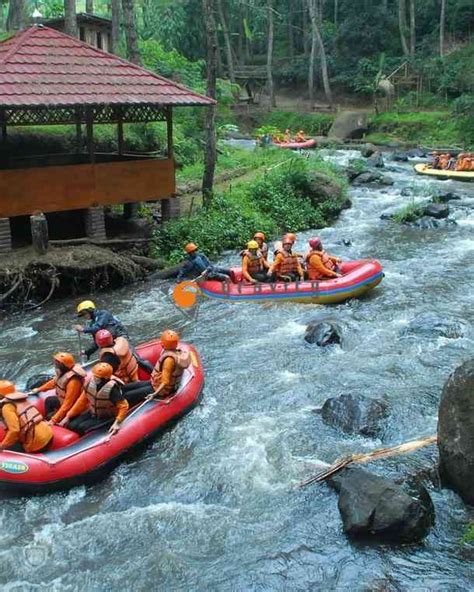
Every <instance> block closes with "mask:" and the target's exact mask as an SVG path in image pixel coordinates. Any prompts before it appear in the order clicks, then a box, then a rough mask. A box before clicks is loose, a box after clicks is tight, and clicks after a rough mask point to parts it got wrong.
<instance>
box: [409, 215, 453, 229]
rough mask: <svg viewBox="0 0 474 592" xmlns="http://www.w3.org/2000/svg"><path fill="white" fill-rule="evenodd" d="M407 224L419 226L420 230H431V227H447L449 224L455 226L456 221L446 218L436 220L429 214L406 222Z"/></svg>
mask: <svg viewBox="0 0 474 592" xmlns="http://www.w3.org/2000/svg"><path fill="white" fill-rule="evenodd" d="M408 226H412V227H414V228H421V229H422V230H432V229H433V228H447V227H449V226H456V221H455V220H449V219H447V218H445V219H444V220H437V219H436V218H432V217H431V216H422V217H421V218H418V220H415V221H414V222H410V223H408Z"/></svg>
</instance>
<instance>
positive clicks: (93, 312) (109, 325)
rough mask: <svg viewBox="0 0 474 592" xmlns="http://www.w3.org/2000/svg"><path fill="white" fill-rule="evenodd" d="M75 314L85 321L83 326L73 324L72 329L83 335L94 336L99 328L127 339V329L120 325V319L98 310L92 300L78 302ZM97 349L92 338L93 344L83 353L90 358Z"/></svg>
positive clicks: (108, 312)
mask: <svg viewBox="0 0 474 592" xmlns="http://www.w3.org/2000/svg"><path fill="white" fill-rule="evenodd" d="M77 316H78V317H81V318H83V319H85V321H86V324H85V325H84V326H83V325H74V329H75V330H76V331H77V332H78V333H84V335H91V336H92V337H95V334H96V333H97V331H100V329H107V330H108V331H110V333H112V335H113V336H114V337H121V336H122V337H125V338H127V339H128V333H127V330H126V329H125V327H124V326H123V325H122V323H121V321H120V319H118V318H117V317H116V316H115V315H113V314H112V313H111V312H110V311H108V310H98V309H97V308H96V305H95V303H94V302H92V300H83V301H82V302H80V303H79V304H78V306H77ZM97 349H98V345H97V343H96V342H95V340H94V343H93V345H91V346H90V347H89V348H87V349H86V350H85V352H84V353H85V355H86V356H87V358H90V356H91V355H92V354H93V353H94V352H96V351H97Z"/></svg>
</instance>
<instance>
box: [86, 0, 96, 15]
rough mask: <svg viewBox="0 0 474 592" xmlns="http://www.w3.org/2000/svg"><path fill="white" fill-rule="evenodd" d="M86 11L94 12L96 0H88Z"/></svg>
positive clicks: (88, 12)
mask: <svg viewBox="0 0 474 592" xmlns="http://www.w3.org/2000/svg"><path fill="white" fill-rule="evenodd" d="M86 13H87V14H94V0H86Z"/></svg>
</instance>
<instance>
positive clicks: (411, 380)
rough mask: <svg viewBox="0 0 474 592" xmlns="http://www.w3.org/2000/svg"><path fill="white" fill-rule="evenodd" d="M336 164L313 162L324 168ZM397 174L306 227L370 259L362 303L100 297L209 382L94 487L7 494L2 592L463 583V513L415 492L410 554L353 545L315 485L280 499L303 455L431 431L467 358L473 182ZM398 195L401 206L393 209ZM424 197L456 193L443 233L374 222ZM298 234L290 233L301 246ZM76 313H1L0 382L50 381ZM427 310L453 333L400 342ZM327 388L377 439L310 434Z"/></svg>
mask: <svg viewBox="0 0 474 592" xmlns="http://www.w3.org/2000/svg"><path fill="white" fill-rule="evenodd" d="M352 156H356V154H355V153H351V152H348V151H346V152H342V151H338V152H335V153H326V157H327V158H328V159H331V160H334V161H336V162H341V163H344V162H346V161H347V159H348V158H350V157H352ZM394 169H395V170H393V171H391V172H390V173H389V174H390V175H392V176H393V178H394V179H395V181H396V183H395V185H394V186H393V187H389V188H386V189H382V190H374V189H368V188H352V189H351V196H352V199H353V207H352V208H351V209H350V210H347V211H346V212H344V213H343V215H342V216H341V218H340V219H339V221H338V222H337V223H336V224H335V226H334V227H332V228H326V229H324V230H321V231H319V234H320V235H321V236H322V238H323V241H324V244H325V246H326V248H327V249H328V250H329V251H331V252H333V253H337V254H338V255H340V256H342V257H346V258H351V259H357V258H362V257H367V256H373V257H377V258H378V259H380V260H381V261H382V264H383V266H384V269H385V274H386V276H385V279H384V281H383V283H382V284H381V285H380V286H379V287H378V288H376V290H374V291H373V293H371V294H370V295H368V296H367V297H365V298H364V299H362V300H357V301H352V302H348V303H345V304H341V305H338V306H332V307H321V306H314V305H299V304H291V303H290V304H281V303H280V304H278V305H257V304H245V305H239V304H234V305H228V304H225V303H220V302H217V301H205V302H204V303H203V304H202V305H201V306H200V308H199V312H198V316H197V319H193V318H188V317H186V316H184V315H183V314H182V313H181V312H180V311H178V310H177V309H176V308H175V307H174V306H173V305H172V304H171V303H170V301H169V298H168V297H167V292H168V288H169V285H168V284H165V285H163V284H161V285H160V286H158V285H155V284H153V283H151V282H149V283H143V284H141V285H139V286H135V287H133V288H127V289H123V290H119V291H115V292H113V293H109V294H101V295H99V296H98V297H97V301H98V302H99V303H100V306H103V307H110V308H111V309H113V310H114V311H115V312H116V313H117V314H119V315H120V316H121V318H122V320H123V321H124V322H125V323H126V324H127V325H128V327H129V329H130V333H131V335H132V336H133V338H134V340H135V341H136V342H139V341H141V340H145V339H148V338H151V337H153V336H155V335H159V333H160V331H161V330H162V329H164V328H165V327H172V328H175V329H178V330H180V331H181V332H182V336H183V338H184V339H185V340H189V341H191V342H193V343H194V344H195V345H196V346H197V348H198V350H199V351H200V353H201V355H202V358H203V361H204V364H205V368H206V388H205V395H204V400H203V403H202V405H201V406H199V407H198V408H197V409H195V410H194V411H192V412H191V413H190V414H189V415H188V416H186V417H185V418H184V419H183V420H182V421H181V422H180V423H179V424H177V425H176V426H175V427H174V428H173V429H171V430H170V431H168V432H166V433H165V434H164V435H163V436H162V437H161V438H160V439H158V440H157V441H156V442H155V443H154V444H153V445H151V446H150V447H149V448H147V449H146V450H145V451H142V452H141V453H139V454H135V455H134V456H132V457H131V458H130V459H129V460H128V461H127V462H126V463H124V464H122V465H121V466H120V467H119V468H117V469H116V470H115V471H114V472H113V473H112V474H111V475H110V476H108V477H107V478H105V479H104V480H103V481H102V482H100V483H97V484H95V485H93V486H89V487H78V488H75V489H72V490H70V491H69V492H66V493H57V494H51V495H47V496H42V497H32V498H13V499H9V498H4V499H3V501H2V504H1V505H0V525H1V536H0V588H1V589H2V590H18V591H19V590H22V591H23V590H71V591H72V590H87V591H89V590H94V591H95V590H98V591H99V590H105V589H113V588H123V589H126V590H137V591H138V590H140V591H141V590H149V589H153V590H160V591H161V590H162V591H168V590H229V591H230V590H232V591H240V590H292V591H293V590H324V591H327V590H337V591H340V590H353V591H354V590H357V591H359V590H374V591H375V590H377V591H379V590H380V591H382V590H386V591H392V590H393V591H405V590H415V591H425V590H426V591H428V590H430V591H431V590H443V591H457V590H469V589H471V590H472V589H473V581H474V579H473V576H474V573H473V563H472V559H473V558H472V554H471V555H469V549H467V548H466V547H464V548H463V547H461V546H460V545H459V539H460V537H461V536H462V534H463V532H464V529H465V526H466V524H467V522H468V521H469V519H472V518H473V515H472V512H471V515H469V511H468V510H467V509H466V508H465V507H464V506H463V504H462V503H461V502H460V500H459V498H458V497H457V496H456V495H455V494H454V493H453V492H451V491H449V490H438V489H436V488H435V487H434V486H433V485H429V484H428V486H429V489H430V493H431V495H432V498H433V502H434V505H435V509H436V525H435V527H434V528H433V530H432V531H431V533H430V535H429V536H428V537H427V538H426V540H425V541H424V542H423V543H422V544H418V545H406V546H398V547H396V546H395V547H392V546H386V545H369V544H361V543H354V542H350V541H349V540H348V539H347V538H346V537H345V536H344V534H343V532H342V527H341V520H340V517H339V512H338V509H337V496H336V494H335V493H334V492H333V491H332V490H330V489H329V488H328V487H327V486H326V485H324V484H323V485H313V486H310V487H308V488H306V489H295V488H294V487H293V486H294V485H295V484H296V483H297V482H298V481H299V480H301V479H303V478H305V477H307V476H308V475H310V474H312V473H314V472H315V471H317V470H318V461H320V460H322V461H326V462H331V461H333V460H334V459H335V458H337V457H339V456H341V455H343V454H347V453H351V452H362V451H369V450H372V449H375V448H377V447H380V446H383V445H390V444H396V443H400V442H403V441H407V440H410V439H414V438H417V437H421V436H424V435H429V434H434V433H435V432H436V421H437V420H436V416H437V407H438V401H439V398H440V392H441V388H442V385H443V383H444V381H445V379H446V377H447V376H448V374H449V373H450V372H451V371H452V370H453V369H454V368H455V367H456V366H457V365H458V364H459V363H461V361H463V360H464V359H466V358H468V357H470V356H472V347H473V339H474V333H473V329H472V320H473V300H474V291H473V277H474V276H473V271H474V257H473V254H474V234H473V225H474V191H473V188H472V186H470V185H469V184H455V183H452V182H433V181H431V180H426V179H425V178H423V177H415V176H414V175H413V173H412V171H411V165H405V164H403V165H397V166H395V167H394ZM404 187H409V188H410V189H411V191H412V193H413V194H414V197H413V196H406V197H403V196H402V195H401V190H402V189H403V188H404ZM434 189H440V190H442V191H454V192H456V193H458V194H459V195H460V196H461V197H462V199H461V200H460V201H457V202H451V217H452V218H453V219H455V220H456V221H457V225H455V226H451V227H449V228H446V229H436V230H420V229H414V228H407V227H402V226H398V225H396V224H395V223H392V222H387V221H382V220H380V214H381V213H382V212H383V211H384V210H387V209H388V208H392V207H395V206H402V205H404V204H406V203H409V202H410V201H411V200H412V199H415V200H420V199H426V197H427V196H428V195H429V194H430V193H431V192H432V191H433V190H434ZM311 235H312V233H311V232H307V233H302V234H300V235H299V237H298V245H297V246H298V247H299V249H298V250H303V249H304V248H305V241H306V240H307V239H308V238H309V237H310V236H311ZM349 240H350V241H351V244H350V245H349V246H344V244H343V241H345V242H347V241H349ZM222 262H223V263H225V264H227V263H237V262H238V257H236V256H235V255H233V254H229V255H228V256H227V257H224V258H223V260H222ZM74 305H75V303H74V302H72V301H64V302H60V303H55V304H51V305H49V306H47V307H45V308H44V309H43V310H40V311H35V312H33V313H27V314H22V315H21V316H12V317H10V318H8V319H5V318H4V319H2V320H1V328H2V341H1V344H0V361H1V365H2V373H3V374H4V375H5V376H8V377H12V378H14V379H16V380H17V381H18V382H19V383H20V384H22V381H24V379H25V377H26V376H29V375H31V374H33V373H35V372H39V371H42V370H43V371H44V370H45V369H47V368H48V367H49V365H50V363H49V360H50V354H51V352H53V351H55V350H58V349H63V348H65V347H66V348H67V347H69V348H72V349H73V350H75V351H77V343H76V342H75V338H74V335H73V333H72V332H71V331H70V326H71V324H72V323H73V322H74V321H75V319H74V314H73V309H74ZM426 312H432V313H436V314H438V315H440V316H441V317H442V318H443V319H445V320H446V321H449V322H450V323H452V324H453V326H454V327H455V330H454V332H453V333H451V334H450V335H451V336H450V337H443V336H438V335H436V334H427V335H420V334H413V333H410V332H409V331H408V326H409V323H410V321H411V320H412V319H414V318H415V317H417V316H418V315H420V314H421V313H426ZM314 319H333V320H335V321H337V323H339V325H340V326H341V327H342V331H343V336H344V342H343V344H342V347H339V346H331V348H329V349H326V350H319V349H318V348H316V347H315V346H310V345H308V344H306V343H305V342H304V340H303V334H304V330H305V326H306V324H307V323H308V322H309V321H310V320H314ZM342 393H362V394H365V395H369V396H376V397H384V398H385V399H386V400H387V401H388V402H389V404H390V408H391V416H390V420H389V423H388V425H387V428H386V430H385V433H384V435H383V437H382V438H381V439H379V440H372V439H367V438H362V437H354V436H348V435H345V434H342V433H340V432H338V431H337V430H335V429H333V428H330V427H328V426H326V425H325V424H323V423H322V421H321V418H320V416H319V414H318V413H316V412H315V408H316V407H318V406H320V405H321V404H322V403H323V402H324V401H325V400H326V399H327V398H328V397H329V396H335V395H339V394H342ZM433 448H434V447H432V448H431V449H425V450H423V451H419V452H417V453H414V454H412V455H408V456H403V457H396V458H393V459H387V460H383V461H378V462H377V463H373V464H372V465H371V467H370V469H371V470H373V471H376V472H378V473H380V474H384V475H387V476H391V477H399V476H403V475H407V474H411V473H415V472H418V471H420V470H422V469H424V468H426V467H429V466H431V465H433V464H434V462H435V459H436V453H435V450H434V449H433Z"/></svg>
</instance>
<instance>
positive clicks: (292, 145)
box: [276, 138, 316, 150]
mask: <svg viewBox="0 0 474 592" xmlns="http://www.w3.org/2000/svg"><path fill="white" fill-rule="evenodd" d="M276 146H278V147H279V148H287V149H289V150H308V149H309V148H314V147H315V146H316V140H314V139H313V138H311V139H310V140H306V142H279V143H278V144H276Z"/></svg>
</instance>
